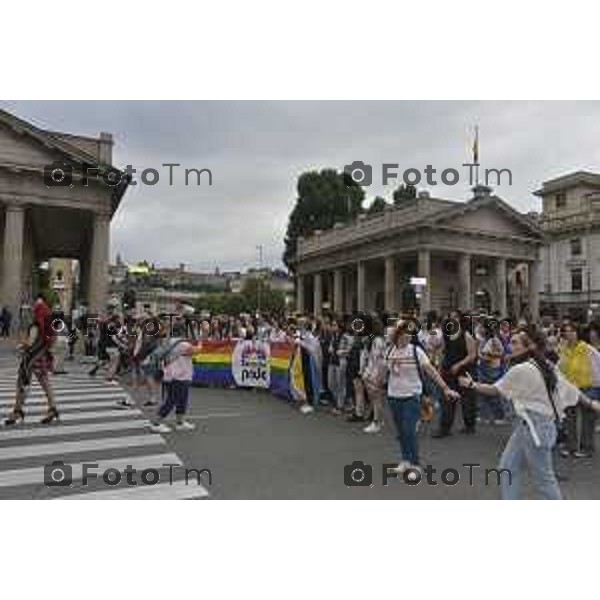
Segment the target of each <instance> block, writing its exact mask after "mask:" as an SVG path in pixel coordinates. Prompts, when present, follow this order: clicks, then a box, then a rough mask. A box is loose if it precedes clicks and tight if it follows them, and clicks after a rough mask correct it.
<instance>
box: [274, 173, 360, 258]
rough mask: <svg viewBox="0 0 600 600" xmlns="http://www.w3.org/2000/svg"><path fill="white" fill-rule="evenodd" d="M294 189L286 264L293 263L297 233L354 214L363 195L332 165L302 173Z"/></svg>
mask: <svg viewBox="0 0 600 600" xmlns="http://www.w3.org/2000/svg"><path fill="white" fill-rule="evenodd" d="M297 193H298V197H297V199H296V204H295V206H294V209H293V210H292V212H291V214H290V217H289V221H288V226H287V232H286V235H285V251H284V254H283V261H284V262H285V264H286V265H287V266H288V267H291V266H293V261H294V257H295V255H296V244H297V241H298V237H300V236H307V235H309V234H310V233H312V232H313V231H315V230H316V229H330V228H331V227H333V225H334V223H335V222H336V221H348V220H351V219H354V218H356V216H357V215H358V214H359V213H360V212H361V210H362V203H363V200H364V198H365V193H364V190H363V189H362V187H360V186H359V185H358V184H356V183H355V182H354V181H353V180H352V179H351V178H348V177H346V176H345V175H344V173H340V172H338V171H336V170H335V169H323V170H322V171H308V172H306V173H302V175H300V177H298V184H297Z"/></svg>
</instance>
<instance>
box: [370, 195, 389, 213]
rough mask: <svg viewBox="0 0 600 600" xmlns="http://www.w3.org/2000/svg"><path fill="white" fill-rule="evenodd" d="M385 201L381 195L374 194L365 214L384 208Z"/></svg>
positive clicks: (379, 211)
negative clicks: (373, 198)
mask: <svg viewBox="0 0 600 600" xmlns="http://www.w3.org/2000/svg"><path fill="white" fill-rule="evenodd" d="M386 206H387V202H386V201H385V200H384V199H383V198H382V197H381V196H375V200H373V202H371V206H369V208H368V209H367V214H369V215H375V214H377V213H381V212H383V211H384V210H385V208H386Z"/></svg>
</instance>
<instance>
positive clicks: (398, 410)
mask: <svg viewBox="0 0 600 600" xmlns="http://www.w3.org/2000/svg"><path fill="white" fill-rule="evenodd" d="M388 403H389V405H390V410H391V411H392V417H393V419H394V424H395V426H396V433H397V437H398V442H399V443H400V455H401V457H402V460H405V461H407V462H409V463H411V464H412V465H416V464H418V461H419V455H418V452H417V423H418V422H419V419H420V418H421V396H420V394H416V395H414V396H406V397H403V398H394V397H392V396H388Z"/></svg>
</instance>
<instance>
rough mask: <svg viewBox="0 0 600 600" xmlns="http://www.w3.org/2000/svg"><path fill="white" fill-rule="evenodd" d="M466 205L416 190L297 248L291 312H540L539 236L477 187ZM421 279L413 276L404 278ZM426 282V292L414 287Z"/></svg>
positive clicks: (528, 223)
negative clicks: (399, 203) (397, 202)
mask: <svg viewBox="0 0 600 600" xmlns="http://www.w3.org/2000/svg"><path fill="white" fill-rule="evenodd" d="M473 194H474V195H473V197H472V198H471V199H470V200H469V201H467V202H457V201H449V200H443V199H439V198H432V197H430V196H429V194H428V193H426V192H422V193H421V194H419V196H418V197H417V198H415V199H414V200H410V201H407V202H406V204H404V205H403V206H401V207H389V208H388V209H387V210H386V211H385V212H382V213H379V214H376V215H373V216H367V215H361V216H360V217H359V219H358V220H357V221H355V222H353V223H350V224H340V223H338V224H336V225H335V226H334V227H333V229H331V230H328V231H321V232H319V231H318V232H315V234H313V235H312V236H311V237H308V238H301V239H300V240H299V241H298V248H297V255H296V264H295V274H296V305H297V310H298V311H299V312H312V313H313V314H314V315H316V316H319V315H320V314H322V313H323V311H329V310H331V311H334V312H336V313H343V312H352V311H357V310H358V311H367V312H369V311H384V310H385V311H388V312H402V311H405V310H409V309H414V308H416V309H417V310H418V311H419V313H420V314H421V315H423V314H424V313H425V312H427V311H428V310H431V309H435V310H437V311H439V312H442V313H444V312H446V311H449V310H451V309H452V308H457V307H460V308H462V309H463V310H471V311H473V310H474V311H486V312H489V311H494V310H498V311H500V313H501V314H502V315H503V316H506V315H509V314H511V315H517V316H518V315H520V314H522V313H524V312H525V313H529V314H531V315H532V316H533V317H537V315H538V313H539V290H540V289H541V280H540V277H541V269H540V262H539V257H540V248H541V246H542V244H543V236H542V231H541V230H540V228H539V227H538V225H537V223H536V221H535V219H533V218H530V217H529V216H528V215H524V214H521V213H519V212H518V211H516V210H515V209H513V208H512V207H511V206H510V205H509V204H507V203H506V202H505V201H504V200H502V199H501V198H499V197H497V196H495V195H493V194H492V190H491V189H490V188H488V187H486V186H481V185H480V186H476V187H475V188H474V189H473ZM413 278H421V279H416V280H415V279H413ZM424 282H425V285H419V284H422V283H424Z"/></svg>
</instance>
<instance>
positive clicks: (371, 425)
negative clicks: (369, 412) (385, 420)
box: [363, 421, 382, 433]
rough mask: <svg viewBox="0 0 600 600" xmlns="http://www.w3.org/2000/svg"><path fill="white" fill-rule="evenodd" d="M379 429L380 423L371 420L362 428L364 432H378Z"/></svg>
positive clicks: (380, 427)
mask: <svg viewBox="0 0 600 600" xmlns="http://www.w3.org/2000/svg"><path fill="white" fill-rule="evenodd" d="M381 429H382V426H381V423H376V422H375V421H372V422H371V423H369V424H368V425H367V426H366V427H365V428H364V429H363V431H364V432H365V433H379V432H380V431H381Z"/></svg>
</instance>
